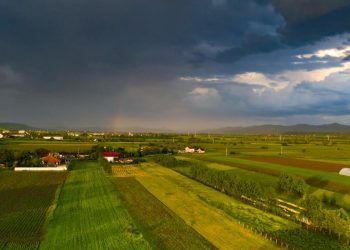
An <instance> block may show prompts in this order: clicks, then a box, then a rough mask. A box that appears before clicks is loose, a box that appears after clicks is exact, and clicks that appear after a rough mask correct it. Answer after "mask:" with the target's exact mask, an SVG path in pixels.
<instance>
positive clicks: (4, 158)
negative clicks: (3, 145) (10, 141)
mask: <svg viewBox="0 0 350 250" xmlns="http://www.w3.org/2000/svg"><path fill="white" fill-rule="evenodd" d="M14 163H15V154H14V152H13V151H12V150H8V149H1V150H0V164H5V167H11V166H13V164H14Z"/></svg>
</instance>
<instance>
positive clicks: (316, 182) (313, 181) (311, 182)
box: [305, 176, 329, 188]
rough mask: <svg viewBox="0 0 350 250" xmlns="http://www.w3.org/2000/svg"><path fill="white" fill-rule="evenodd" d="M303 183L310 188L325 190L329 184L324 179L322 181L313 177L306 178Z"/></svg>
mask: <svg viewBox="0 0 350 250" xmlns="http://www.w3.org/2000/svg"><path fill="white" fill-rule="evenodd" d="M305 181H306V183H307V184H309V185H311V186H316V187H319V188H325V187H327V186H328V184H329V181H328V180H325V179H323V180H322V179H321V177H320V176H313V177H310V178H307V179H306V180H305Z"/></svg>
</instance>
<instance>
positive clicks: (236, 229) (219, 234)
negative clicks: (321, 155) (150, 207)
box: [136, 163, 293, 249]
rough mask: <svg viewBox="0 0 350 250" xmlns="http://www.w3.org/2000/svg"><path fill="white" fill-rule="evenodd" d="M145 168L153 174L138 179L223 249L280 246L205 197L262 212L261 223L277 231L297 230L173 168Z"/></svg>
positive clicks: (150, 166) (155, 166) (260, 215)
mask: <svg viewBox="0 0 350 250" xmlns="http://www.w3.org/2000/svg"><path fill="white" fill-rule="evenodd" d="M142 168H143V169H144V171H146V172H147V173H148V174H149V175H145V176H137V177H136V179H137V180H138V181H139V182H140V183H141V184H142V185H144V186H145V187H146V189H147V190H148V191H149V192H151V193H152V194H153V195H154V196H156V197H157V198H158V199H159V200H160V201H161V202H163V203H164V204H165V205H166V206H167V207H168V208H170V209H171V210H172V211H174V212H175V213H176V214H177V215H178V216H179V217H181V218H182V219H183V220H184V221H185V222H186V223H187V224H189V225H191V226H192V227H193V228H194V229H195V230H196V231H198V232H199V233H200V234H201V235H203V236H204V237H205V238H206V239H207V240H208V241H210V242H211V243H212V244H213V245H214V246H216V247H218V248H219V249H274V248H277V246H276V245H275V244H274V243H272V242H270V241H268V240H266V239H265V238H264V237H261V236H260V235H258V234H255V233H254V232H252V231H250V230H249V229H246V228H245V227H243V226H241V225H240V224H239V223H238V222H237V221H235V220H232V219H231V218H229V216H227V215H226V214H225V213H224V212H223V211H221V210H219V209H217V208H215V207H213V206H211V205H209V204H208V203H206V202H204V201H203V200H202V198H201V197H207V198H208V199H214V200H222V201H223V202H226V203H234V204H237V205H238V206H242V208H245V209H247V210H243V209H242V208H241V210H242V211H243V212H246V213H249V214H251V213H258V214H257V215H258V216H259V220H264V221H267V222H270V221H271V223H272V224H271V226H273V227H275V229H276V230H279V229H282V228H292V227H293V223H290V222H289V221H286V220H283V219H281V218H279V217H277V216H273V215H270V214H267V213H263V212H261V211H260V210H257V209H254V208H252V207H249V206H246V205H244V204H243V203H240V202H238V201H235V200H234V199H231V198H230V197H228V196H226V195H223V194H221V193H220V192H217V191H215V190H213V189H211V188H208V187H206V186H204V185H202V184H200V183H198V182H196V181H193V180H190V179H188V178H186V177H184V176H182V175H180V174H178V173H176V172H174V171H172V170H170V169H167V168H164V167H161V166H159V165H156V164H152V163H148V164H143V166H142ZM257 218H258V217H257ZM276 221H277V222H276Z"/></svg>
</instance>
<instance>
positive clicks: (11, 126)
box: [0, 122, 38, 130]
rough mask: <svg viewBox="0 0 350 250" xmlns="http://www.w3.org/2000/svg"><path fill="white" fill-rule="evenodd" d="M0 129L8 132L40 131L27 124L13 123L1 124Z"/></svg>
mask: <svg viewBox="0 0 350 250" xmlns="http://www.w3.org/2000/svg"><path fill="white" fill-rule="evenodd" d="M0 128H1V129H8V130H38V128H35V127H31V126H29V125H26V124H22V123H13V122H0Z"/></svg>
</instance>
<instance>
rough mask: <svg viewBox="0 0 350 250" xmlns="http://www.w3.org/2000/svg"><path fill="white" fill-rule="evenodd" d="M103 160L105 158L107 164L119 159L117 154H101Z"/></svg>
mask: <svg viewBox="0 0 350 250" xmlns="http://www.w3.org/2000/svg"><path fill="white" fill-rule="evenodd" d="M102 156H103V158H105V159H106V160H107V161H108V162H114V161H115V159H116V158H119V156H120V153H119V152H103V153H102Z"/></svg>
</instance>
